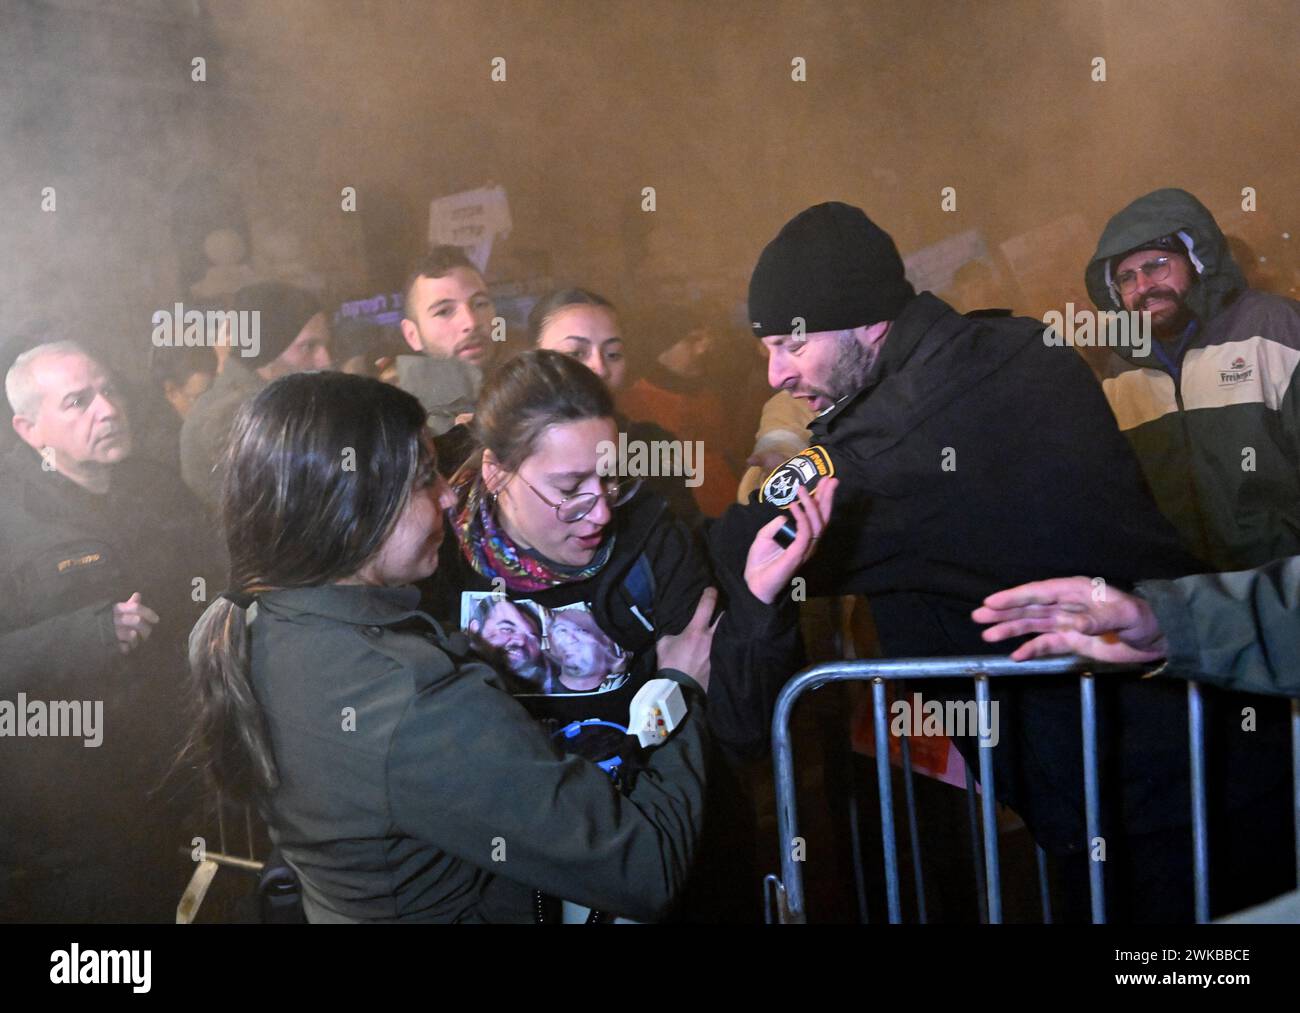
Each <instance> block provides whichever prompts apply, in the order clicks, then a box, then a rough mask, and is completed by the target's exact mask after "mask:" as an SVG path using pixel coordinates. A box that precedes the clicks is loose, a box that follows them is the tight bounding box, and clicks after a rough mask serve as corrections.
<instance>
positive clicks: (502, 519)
mask: <svg viewBox="0 0 1300 1013" xmlns="http://www.w3.org/2000/svg"><path fill="white" fill-rule="evenodd" d="M473 428H474V432H475V434H476V438H477V440H478V442H479V445H480V448H481V449H480V451H479V452H478V453H477V454H475V455H474V456H473V457H471V458H470V460H469V461H468V462H467V463H466V464H465V466H464V467H463V468H462V469H461V470H460V471H459V472H458V473H457V474H456V475H455V476H454V477H453V480H452V486H453V489H454V491H455V493H456V497H457V506H456V508H455V510H454V511H453V516H454V520H453V523H452V529H453V531H454V533H455V535H456V538H455V541H454V542H452V541H451V540H448V543H447V544H446V545H445V546H444V549H443V558H442V562H441V564H440V566H439V571H438V575H437V577H436V578H435V579H436V580H437V581H438V583H439V585H441V589H442V593H443V595H444V597H443V604H442V605H441V607H439V609H438V610H439V612H440V613H441V614H442V615H443V616H451V615H456V614H458V611H457V609H456V608H455V602H454V601H451V600H449V599H448V598H447V597H446V596H447V595H449V594H450V595H457V594H459V593H462V592H482V591H496V592H498V593H500V594H503V595H505V596H506V597H508V598H510V599H511V600H524V601H528V602H531V603H533V604H534V605H536V606H538V607H539V608H540V609H542V610H543V611H544V612H545V613H546V614H548V615H550V616H551V617H552V618H551V620H550V622H549V623H548V624H547V625H548V644H547V647H548V649H551V650H556V649H563V648H564V647H565V643H564V642H561V641H563V637H562V636H558V635H557V634H556V633H555V632H554V630H555V627H556V626H559V627H561V630H560V631H559V632H560V633H562V632H563V629H562V628H563V627H564V626H565V625H566V624H569V625H576V621H575V620H573V619H572V618H571V617H569V616H567V615H566V610H569V609H577V610H580V611H585V612H587V613H589V617H590V619H589V626H586V627H584V628H585V629H590V630H593V631H594V630H599V631H600V632H601V633H603V634H604V636H606V637H607V638H608V639H609V640H610V641H611V642H612V644H613V645H614V646H615V648H616V650H617V651H619V652H621V654H622V655H623V656H625V657H626V658H630V659H631V660H630V663H628V664H627V666H626V672H625V677H623V678H609V679H603V680H600V681H599V683H598V684H597V685H596V688H594V689H590V690H579V691H573V690H569V689H568V688H567V687H566V686H564V685H563V683H560V684H559V685H558V686H557V687H556V691H555V692H551V693H538V692H536V691H535V689H530V688H527V687H525V688H523V689H522V691H521V695H520V696H519V699H520V700H521V702H523V703H524V705H525V706H526V707H527V708H528V710H529V711H530V712H531V713H532V714H533V715H534V716H535V717H537V718H538V719H539V720H540V721H542V722H543V723H544V724H545V725H546V726H547V727H548V728H551V729H553V730H554V732H555V734H556V735H557V742H558V743H559V744H560V745H561V746H562V747H565V748H569V747H572V748H573V749H575V750H578V749H581V748H582V745H581V742H580V741H579V740H581V739H582V738H583V737H584V734H583V729H584V728H587V727H590V728H595V727H597V725H596V724H595V723H596V722H604V723H605V724H601V725H599V727H600V728H602V729H604V728H607V725H608V724H616V725H626V724H627V722H628V714H629V705H630V703H631V700H632V697H633V696H634V695H635V694H636V692H637V691H638V690H639V689H640V688H641V687H642V685H644V684H645V682H646V681H647V680H648V679H650V678H652V677H653V676H654V674H655V672H656V670H657V661H656V652H655V641H656V638H658V637H661V636H663V635H664V634H666V633H671V632H673V631H677V630H680V629H682V628H684V626H685V625H686V623H687V622H688V621H689V620H690V618H691V614H692V610H693V609H694V606H695V603H696V602H697V601H699V599H700V595H701V593H702V592H703V591H704V589H705V588H707V587H709V586H710V584H712V583H715V575H714V574H713V573H712V572H711V568H710V565H709V561H708V559H707V556H706V553H705V552H704V551H703V549H702V548H700V547H699V546H698V545H697V543H696V542H695V540H694V536H693V535H692V533H691V532H690V531H689V530H688V529H687V528H686V526H685V525H684V524H683V523H682V522H681V521H679V520H678V519H677V518H676V517H674V516H673V514H672V513H671V512H670V511H669V510H668V508H667V506H666V505H665V503H664V501H663V499H662V498H660V497H659V496H657V495H655V494H654V493H653V492H651V491H650V490H648V489H646V488H645V487H643V486H641V484H640V483H639V482H637V481H636V480H635V479H633V480H627V479H620V478H619V477H618V476H611V475H607V474H602V472H603V471H607V470H609V468H608V467H607V465H608V462H609V460H610V448H611V447H616V446H618V430H617V427H616V424H615V420H614V405H613V402H612V399H611V397H610V393H609V390H608V389H607V388H606V386H605V384H604V383H603V382H602V381H601V380H600V378H599V377H598V376H597V375H596V374H595V373H593V372H592V371H591V370H590V369H588V368H586V367H585V366H584V365H582V364H581V363H580V362H578V361H576V360H574V359H573V358H571V357H569V356H567V355H563V354H561V353H558V352H553V351H547V350H532V351H528V352H524V353H522V354H521V355H518V356H516V357H515V358H514V359H512V360H509V361H508V362H506V363H504V364H503V365H501V366H500V367H499V368H498V369H497V371H496V372H495V373H494V374H493V375H492V376H491V377H490V378H489V379H488V381H487V382H486V383H485V384H484V387H483V390H482V392H481V394H480V399H479V405H478V410H477V412H476V414H475V417H474V423H473ZM834 488H835V483H834V481H833V480H832V481H830V482H828V483H826V484H824V485H823V486H821V487H819V489H818V490H817V495H816V496H809V495H808V494H807V493H804V492H803V491H802V490H801V491H800V498H799V500H797V501H796V503H795V504H794V505H793V506H792V510H791V513H792V514H793V516H794V519H795V521H796V523H797V528H798V536H797V537H796V539H795V541H794V542H793V543H792V544H791V545H790V546H789V547H788V548H785V549H783V548H781V546H780V545H778V544H777V543H776V542H775V541H774V538H773V536H774V535H775V534H776V531H777V530H778V529H779V528H780V526H781V518H778V519H776V520H775V521H773V522H772V523H770V524H768V525H766V526H765V527H764V528H763V529H762V530H761V531H759V533H758V535H757V537H756V538H755V540H754V543H753V544H752V546H750V548H749V552H748V557H747V560H746V565H745V567H744V572H743V573H732V572H728V571H727V570H725V569H724V570H720V571H719V572H718V573H717V574H716V584H717V586H718V588H719V590H720V592H721V595H722V602H723V604H722V607H723V609H724V612H723V615H722V616H721V619H720V620H719V622H718V626H717V628H716V630H715V633H714V640H713V648H712V651H711V655H710V661H711V675H710V679H711V689H710V695H709V705H708V717H709V724H710V727H711V730H712V731H713V733H714V735H715V736H717V737H719V738H721V739H722V740H723V741H724V742H725V741H726V740H727V739H728V738H729V732H730V726H729V722H730V720H731V716H732V713H733V711H734V710H737V709H738V707H737V706H736V705H737V704H738V702H739V701H741V700H749V699H750V698H751V697H750V695H751V694H753V693H756V692H759V690H758V689H757V688H756V687H759V686H770V685H772V679H771V678H770V677H766V678H765V675H766V674H767V673H772V672H775V671H778V670H779V675H778V678H777V679H776V684H777V685H779V684H780V681H781V678H782V677H788V676H789V675H791V674H793V672H794V671H795V669H796V667H797V665H798V639H797V638H798V632H797V616H796V614H795V607H794V604H793V602H792V601H791V600H790V598H791V596H790V594H789V589H790V587H791V580H792V578H793V577H794V575H795V573H796V572H797V571H798V569H799V567H800V566H801V565H802V564H803V562H804V561H805V560H806V559H807V558H808V556H809V555H811V553H812V551H813V549H814V547H815V545H816V540H817V538H818V536H819V535H820V532H821V530H822V528H823V526H824V525H825V523H826V521H827V519H828V518H829V515H830V510H831V503H832V498H833V494H834ZM552 640H556V642H555V643H552V642H551V641H552ZM592 681H593V683H595V680H592ZM583 722H591V723H592V724H591V725H583ZM575 725H577V726H578V727H577V730H576V731H575V730H573V729H574V726H575ZM566 729H568V730H569V731H566ZM645 754H646V751H645V750H642V749H640V748H639V747H636V746H635V744H634V743H632V742H626V743H624V755H623V756H622V760H623V761H624V762H623V763H622V764H621V765H620V766H621V769H622V771H623V773H624V774H626V773H627V772H628V771H630V770H631V769H633V768H635V767H636V766H637V765H639V764H640V763H642V762H644V759H645ZM751 886H752V889H753V890H754V891H755V896H757V889H758V883H757V878H755V881H754V883H753V884H751Z"/></svg>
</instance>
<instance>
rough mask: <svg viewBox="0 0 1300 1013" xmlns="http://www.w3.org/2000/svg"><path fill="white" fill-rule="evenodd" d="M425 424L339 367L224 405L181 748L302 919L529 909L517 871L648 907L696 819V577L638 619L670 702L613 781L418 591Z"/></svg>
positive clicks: (436, 534)
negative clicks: (235, 812)
mask: <svg viewBox="0 0 1300 1013" xmlns="http://www.w3.org/2000/svg"><path fill="white" fill-rule="evenodd" d="M424 423H425V418H424V411H423V410H422V409H421V407H420V405H419V402H418V401H417V400H416V399H415V398H414V397H412V396H411V395H409V394H406V393H404V392H403V391H400V390H398V389H397V388H395V387H390V386H388V385H386V384H383V383H380V382H378V381H376V380H371V379H367V378H363V377H357V376H349V375H346V374H341V373H299V374H294V375H292V376H287V377H284V378H282V379H280V380H277V381H276V382H275V383H273V384H271V385H270V386H269V387H267V388H266V389H265V390H263V391H262V392H261V393H260V394H259V395H258V396H257V397H256V398H255V399H254V400H253V401H252V402H250V403H249V404H248V405H246V406H245V407H244V409H243V410H242V411H241V414H240V417H239V419H238V420H237V423H236V426H235V429H234V432H233V433H232V436H231V440H230V443H229V446H228V449H227V456H226V462H225V475H226V478H225V486H224V492H223V501H222V516H223V525H224V531H225V536H226V540H227V543H228V546H229V552H230V560H231V590H229V591H227V592H225V593H223V594H222V596H221V597H220V598H218V599H217V600H216V601H214V602H213V604H212V605H211V606H210V607H209V608H208V610H207V612H206V613H205V614H204V616H203V617H202V619H201V620H200V621H199V623H198V624H197V625H196V626H195V628H194V631H193V634H192V636H191V639H190V664H191V669H192V672H193V676H194V678H195V680H196V683H197V699H198V700H199V702H200V715H199V718H198V720H197V723H196V727H195V732H194V737H193V741H192V743H191V749H192V750H193V752H194V753H195V754H197V756H198V757H199V758H200V761H201V764H202V766H203V767H204V769H205V770H206V771H207V773H208V774H209V775H210V777H211V779H212V780H213V781H214V782H215V784H216V786H218V787H220V788H221V789H222V790H223V791H225V792H227V793H228V794H231V795H234V796H237V797H244V798H247V799H250V800H252V801H255V802H256V803H257V804H258V805H259V807H260V809H261V811H262V813H263V816H264V818H265V819H266V821H267V825H268V828H269V831H270V835H271V838H272V840H273V841H274V843H275V844H276V845H277V846H278V847H279V849H280V851H281V853H282V854H283V855H284V857H285V859H286V861H287V862H288V863H289V864H290V865H291V866H292V868H293V869H294V870H295V871H296V872H297V874H298V877H299V879H300V882H301V886H302V893H303V906H304V910H305V913H306V915H307V918H308V920H309V921H334V922H359V921H449V922H450V921H495V920H504V921H531V920H532V918H533V909H532V888H537V889H541V890H545V891H548V892H553V893H557V894H560V895H563V896H570V897H574V898H576V899H578V900H580V901H581V902H582V903H584V904H588V905H592V906H598V907H602V908H607V909H613V910H619V911H626V912H629V913H633V914H634V915H635V916H638V917H642V918H653V917H656V916H657V915H659V914H660V913H661V912H662V911H663V910H664V909H665V908H666V907H667V906H668V905H669V904H670V902H671V901H672V900H673V898H674V895H675V894H676V892H677V891H678V889H679V887H680V885H681V883H682V881H683V880H684V878H685V875H686V872H687V870H688V868H689V866H690V863H691V857H692V852H693V849H694V842H695V837H696V834H697V831H698V826H697V822H698V820H699V814H700V810H701V807H702V801H703V791H704V781H703V756H704V751H705V748H706V744H707V731H706V728H705V724H704V722H703V720H702V713H701V711H702V706H701V702H702V700H703V693H704V690H705V689H706V688H707V686H708V679H709V646H710V642H711V637H712V629H711V627H710V625H709V621H708V618H709V613H711V612H712V610H713V607H714V598H713V595H712V594H711V593H709V594H705V595H703V596H702V597H701V600H700V604H699V607H698V608H697V609H695V613H694V617H693V618H692V620H691V621H690V622H688V623H687V624H686V625H685V626H684V627H683V628H682V629H680V630H679V631H678V633H677V635H675V636H664V637H661V638H660V639H659V640H658V643H657V654H658V659H659V667H658V671H657V674H658V675H659V677H661V678H664V679H668V680H671V681H672V682H674V683H676V684H677V685H678V686H679V687H680V691H681V693H682V695H683V697H684V698H685V700H686V701H687V702H688V704H689V707H688V712H687V714H686V716H685V717H684V718H683V720H682V721H681V723H680V724H679V725H678V726H677V728H676V730H675V731H674V733H673V734H672V735H671V736H670V737H668V738H667V740H666V741H665V742H664V743H663V744H662V745H660V746H659V747H658V748H657V749H655V750H654V751H653V753H652V754H651V755H650V756H649V757H648V759H647V766H648V768H649V769H650V770H652V771H653V776H649V777H642V778H640V779H639V780H638V782H637V783H636V785H635V787H634V788H633V789H632V791H631V794H630V795H625V794H623V793H621V792H620V791H618V790H617V789H616V787H615V785H614V784H612V783H611V781H610V779H609V777H608V776H607V775H606V774H605V773H604V772H603V771H602V770H601V769H600V768H598V767H597V766H595V765H594V764H591V763H588V762H586V761H585V760H582V759H579V758H576V757H573V756H566V755H564V754H563V753H562V752H561V751H560V750H559V749H558V748H557V746H556V745H555V744H554V743H553V742H552V740H551V737H550V735H548V734H547V733H546V731H545V730H544V729H542V728H540V727H539V726H538V724H537V723H536V721H534V720H533V719H532V718H531V717H530V716H529V715H528V713H527V712H526V711H525V710H524V708H523V707H522V706H520V704H519V703H518V702H517V701H516V700H515V699H513V698H512V697H511V696H510V695H509V694H508V692H507V691H506V686H505V681H504V680H505V678H506V677H505V676H503V675H502V674H501V673H500V672H498V671H497V670H496V669H494V668H493V667H491V666H490V665H488V664H485V663H484V662H483V661H482V660H480V658H479V657H478V656H477V655H476V654H475V653H474V652H473V651H472V650H471V649H470V647H469V645H468V644H467V642H466V641H465V640H464V639H463V638H462V637H460V636H459V635H454V636H452V637H450V638H449V637H446V636H444V634H443V631H442V629H441V628H440V627H439V626H438V624H437V623H435V622H434V621H433V620H432V619H431V618H430V617H429V616H428V615H427V614H425V613H423V612H421V611H420V610H419V608H418V604H419V592H418V591H417V590H416V589H415V588H414V587H412V586H411V585H412V584H413V583H414V582H415V581H417V580H421V579H423V578H426V577H428V576H429V575H430V574H431V573H432V572H433V571H434V569H435V568H436V567H437V565H438V550H439V545H440V543H441V542H442V537H443V522H442V509H443V508H444V507H447V506H450V505H451V502H452V500H451V498H450V496H449V494H448V490H447V488H446V485H445V484H444V483H443V482H442V480H441V479H440V478H439V477H438V473H437V470H436V467H435V463H436V462H435V461H434V459H433V449H432V441H431V439H430V436H429V433H428V432H427V431H426V429H425V425H424ZM697 597H700V596H697Z"/></svg>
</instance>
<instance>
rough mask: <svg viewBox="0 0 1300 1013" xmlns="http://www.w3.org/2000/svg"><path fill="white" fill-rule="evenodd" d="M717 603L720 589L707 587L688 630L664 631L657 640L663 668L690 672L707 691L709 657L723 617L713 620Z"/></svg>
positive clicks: (657, 654) (687, 627) (656, 651)
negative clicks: (674, 632)
mask: <svg viewBox="0 0 1300 1013" xmlns="http://www.w3.org/2000/svg"><path fill="white" fill-rule="evenodd" d="M717 605H718V592H717V589H716V588H712V587H706V588H705V589H704V593H703V594H702V595H700V601H699V604H697V605H696V606H695V615H693V616H691V621H690V622H689V623H687V624H686V629H684V630H682V632H681V633H677V634H665V635H664V636H662V637H660V638H659V639H658V641H656V643H655V654H656V656H657V657H658V659H659V667H660V668H671V669H675V670H676V671H678V672H682V673H684V674H686V675H689V676H690V677H691V678H692V679H694V680H695V681H696V682H697V683H699V686H700V689H702V690H704V691H705V692H706V693H707V692H708V689H709V674H710V662H709V656H710V652H711V651H712V649H713V634H714V631H715V630H717V628H718V622H719V620H721V619H722V617H721V616H718V618H717V619H715V620H713V621H712V622H710V618H711V617H712V615H713V610H714V609H715V608H717Z"/></svg>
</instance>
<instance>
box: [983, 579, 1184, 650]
mask: <svg viewBox="0 0 1300 1013" xmlns="http://www.w3.org/2000/svg"><path fill="white" fill-rule="evenodd" d="M1097 592H1098V587H1097V586H1096V585H1095V584H1094V582H1093V581H1092V580H1091V579H1090V578H1088V577H1060V578H1057V579H1055V580H1040V581H1037V582H1035V583H1032V584H1021V585H1020V586H1019V587H1013V588H1008V589H1007V590H1005V591H998V592H997V593H996V594H991V595H989V596H988V597H987V598H985V599H984V604H983V605H982V606H980V607H979V608H977V609H976V610H975V611H974V612H972V613H971V618H972V619H973V620H975V622H977V623H993V624H994V625H992V626H990V627H989V628H988V629H987V630H985V631H984V633H983V637H984V639H985V640H986V641H988V642H990V643H995V642H997V641H999V640H1006V639H1008V638H1010V637H1019V636H1024V635H1025V634H1027V633H1038V634H1040V635H1039V636H1037V637H1035V638H1034V639H1033V640H1030V641H1027V642H1026V643H1023V644H1021V645H1020V646H1019V647H1017V648H1016V649H1015V650H1014V651H1013V652H1012V653H1011V657H1012V658H1014V659H1015V660H1016V661H1028V660H1029V659H1030V658H1041V657H1043V656H1044V655H1049V654H1071V653H1073V654H1081V655H1083V656H1084V657H1087V658H1094V659H1096V660H1097V661H1109V662H1117V663H1121V664H1123V663H1129V662H1144V661H1155V660H1157V659H1158V658H1163V657H1164V656H1165V655H1166V654H1168V653H1169V644H1168V642H1167V641H1166V640H1165V636H1164V634H1163V633H1162V632H1161V630H1160V625H1159V623H1157V622H1156V616H1155V613H1154V612H1152V611H1151V606H1150V605H1148V604H1147V603H1146V602H1145V601H1144V600H1143V599H1141V598H1138V597H1135V596H1134V595H1131V594H1125V593H1124V592H1123V591H1117V590H1115V589H1114V588H1112V587H1107V586H1105V585H1102V586H1101V587H1100V594H1098V593H1097ZM1098 599H1100V600H1098Z"/></svg>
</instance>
